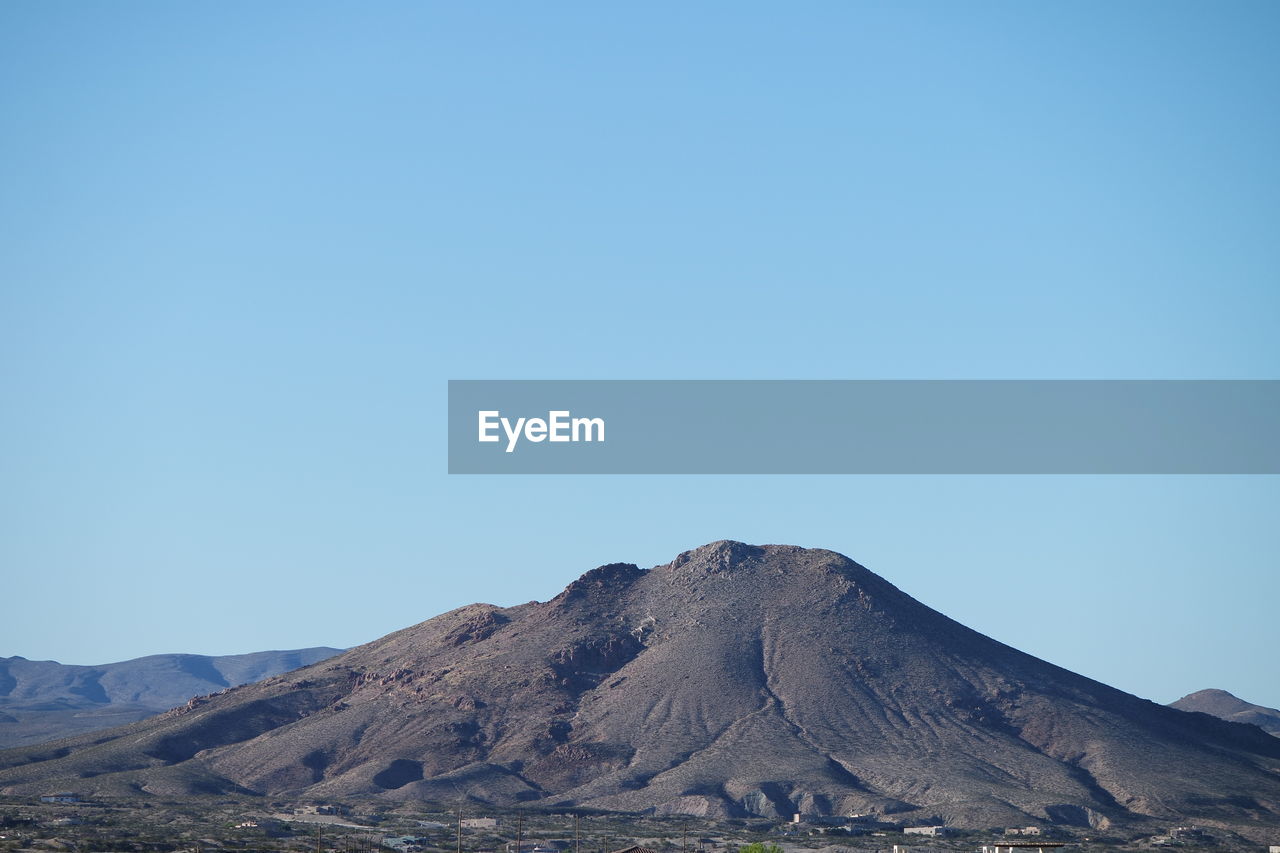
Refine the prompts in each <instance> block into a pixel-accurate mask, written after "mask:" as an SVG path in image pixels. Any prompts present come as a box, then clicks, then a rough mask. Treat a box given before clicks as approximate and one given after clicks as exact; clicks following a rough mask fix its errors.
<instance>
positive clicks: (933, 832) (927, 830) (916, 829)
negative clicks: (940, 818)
mask: <svg viewBox="0 0 1280 853" xmlns="http://www.w3.org/2000/svg"><path fill="white" fill-rule="evenodd" d="M946 832H947V828H946V827H945V826H907V827H903V829H902V834H903V835H928V836H935V837H936V836H939V835H945V834H946Z"/></svg>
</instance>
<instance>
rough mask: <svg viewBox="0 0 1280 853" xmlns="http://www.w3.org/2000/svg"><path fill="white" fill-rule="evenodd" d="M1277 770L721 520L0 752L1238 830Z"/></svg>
mask: <svg viewBox="0 0 1280 853" xmlns="http://www.w3.org/2000/svg"><path fill="white" fill-rule="evenodd" d="M1277 767H1280V741H1277V740H1276V739H1275V738H1271V737H1269V736H1267V735H1265V734H1264V733H1262V732H1261V731H1259V730H1258V729H1256V728H1253V727H1248V726H1242V725H1238V724H1234V723H1230V722H1224V721H1221V720H1218V719H1215V718H1212V717H1208V716H1204V715H1199V714H1187V713H1184V712H1182V711H1178V710H1175V709H1170V708H1167V707H1164V706H1161V705H1157V704H1155V703H1152V702H1148V701H1146V700H1143V699H1139V698H1138V697H1135V696H1131V695H1129V694H1127V693H1124V692H1122V691H1119V690H1117V689H1115V688H1112V687H1109V686H1107V685H1104V684H1101V683H1099V682H1096V681H1093V680H1091V679H1088V678H1086V677H1084V676H1080V675H1077V674H1075V673H1072V672H1069V671H1068V670H1065V669H1062V668H1061V667H1057V666H1055V665H1053V664H1049V663H1046V662H1044V661H1040V660H1038V659H1036V658H1034V657H1032V656H1031V655H1027V654H1025V653H1023V652H1020V651H1018V650H1016V649H1013V648H1011V647H1009V646H1007V645H1004V644H1002V643H999V642H997V641H996V640H993V639H991V638H989V637H986V636H984V635H982V634H979V633H978V632H976V631H973V630H971V629H969V628H966V627H965V626H963V625H961V624H960V623H958V622H955V621H954V620H951V619H950V618H948V617H946V616H944V615H942V614H940V613H938V612H936V611H934V610H932V609H931V608H929V607H927V606H925V605H924V604H922V603H920V602H918V601H916V600H915V599H913V598H911V597H910V596H909V595H907V594H906V593H904V592H902V591H900V590H899V589H897V587H895V586H894V585H893V584H891V583H890V582H888V581H887V580H885V579H884V578H881V577H880V576H878V575H876V574H874V573H872V572H871V571H869V570H868V569H866V568H865V567H863V566H861V565H859V564H857V563H855V562H854V561H852V560H850V559H848V558H847V557H844V556H842V555H840V554H836V553H835V552H832V551H824V550H820V549H804V548H799V547H796V546H784V545H769V546H754V545H746V544H743V543H740V542H731V541H721V542H713V543H711V544H709V545H705V546H702V547H701V548H697V549H693V550H692V551H686V552H684V553H682V554H680V555H679V556H677V557H676V559H674V560H672V561H671V562H670V563H667V564H665V565H662V566H656V567H654V568H652V569H648V570H645V569H640V568H638V567H636V566H634V565H632V564H626V563H613V564H609V565H606V566H601V567H600V568H597V569H593V570H591V571H589V572H587V573H585V574H584V575H582V576H581V577H579V578H578V579H577V580H575V581H573V582H571V583H570V584H568V585H567V586H566V587H565V588H564V590H563V591H562V592H561V593H559V594H558V595H556V596H555V597H553V598H552V599H550V600H549V601H547V602H530V603H527V604H521V605H517V606H515V607H509V608H502V607H497V606H494V605H490V604H473V605H468V606H465V607H461V608H458V609H455V610H452V611H449V612H448V613H444V614H441V615H439V616H436V617H434V618H432V619H428V620H427V621H425V622H422V623H419V624H418V625H414V626H410V627H408V628H405V629H402V630H400V631H397V632H394V633H392V634H389V635H387V636H386V637H383V638H380V639H378V640H375V641H373V642H371V643H367V644H365V645H363V646H359V647H356V648H355V649H351V650H349V651H348V652H346V653H344V654H342V655H340V656H338V657H335V658H333V659H330V660H328V661H325V662H321V663H318V664H314V665H312V666H309V667H306V668H303V669H301V670H298V671H295V672H291V673H288V674H285V675H279V676H274V677H272V678H269V679H266V680H265V681H262V682H259V683H256V684H251V685H246V686H242V687H235V688H230V689H227V690H225V691H223V692H222V693H221V694H219V695H215V696H211V697H205V698H201V699H195V700H192V701H191V702H190V703H188V705H186V706H184V707H182V708H179V709H175V710H173V711H170V712H167V713H166V714H164V715H162V716H161V717H159V718H156V719H154V720H148V721H144V722H141V723H134V724H132V725H129V726H126V727H123V728H120V729H115V730H112V731H111V732H108V733H98V735H96V736H92V737H90V736H85V737H80V738H71V739H68V740H65V741H61V742H59V743H57V744H46V745H43V746H42V747H38V748H31V749H26V750H22V749H19V750H8V751H5V752H3V753H0V791H2V792H4V793H6V794H15V795H21V794H30V793H32V792H35V791H39V790H43V789H44V788H46V787H49V786H61V787H68V789H69V790H71V789H83V790H85V792H86V793H88V794H96V795H103V796H109V795H121V794H130V795H136V794H139V793H150V794H157V795H165V796H175V795H190V794H199V793H218V792H225V793H238V794H244V795H267V796H273V797H280V796H298V797H308V798H323V799H350V798H366V797H373V798H378V799H385V800H392V801H411V800H423V801H432V802H455V801H457V800H458V799H465V800H469V801H474V802H481V803H490V804H495V805H516V804H529V805H537V806H539V807H547V808H568V807H584V808H599V809H608V810H616V811H649V812H654V813H659V814H663V813H681V814H695V815H704V816H710V817H729V816H751V815H762V816H770V817H778V816H789V815H790V814H791V813H793V812H796V811H799V812H809V813H815V814H832V813H839V814H848V813H878V814H893V815H900V816H904V819H916V820H924V819H929V820H935V819H936V820H939V821H943V822H946V823H948V824H950V825H953V826H964V827H982V828H986V827H991V826H1000V825H1004V826H1015V825H1025V824H1026V823H1027V822H1048V823H1055V824H1060V825H1063V826H1077V827H1084V828H1090V827H1092V828H1105V827H1110V826H1137V825H1143V824H1145V823H1150V822H1152V821H1167V820H1179V821H1182V820H1195V821H1197V822H1200V823H1203V824H1205V825H1221V826H1224V827H1234V828H1241V831H1242V832H1247V831H1252V832H1255V833H1256V832H1257V831H1259V827H1275V826H1280V773H1278V772H1277V771H1276V770H1275V769H1274V768H1277Z"/></svg>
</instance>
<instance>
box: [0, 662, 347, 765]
mask: <svg viewBox="0 0 1280 853" xmlns="http://www.w3.org/2000/svg"><path fill="white" fill-rule="evenodd" d="M341 651H342V650H341V649H334V648H329V647H326V646H316V647H311V648H305V649H287V650H271V651H262V652H249V653H247V654H237V655H198V654H181V653H179V654H157V655H146V656H144V657H140V658H132V659H130V660H125V661H118V662H115V663H105V664H92V665H77V664H63V663H58V662H57V661H52V660H28V659H27V658H25V657H22V656H21V655H15V656H12V657H8V658H0V748H3V747H9V746H22V745H25V744H35V743H40V742H43V741H46V740H53V739H56V738H61V737H68V736H70V735H74V734H78V733H81V732H89V731H96V730H98V729H102V728H105V727H109V726H114V725H120V724H122V723H128V722H133V721H135V720H139V719H143V718H145V717H149V716H151V715H153V714H156V713H159V712H161V711H165V710H168V709H169V708H172V707H175V706H177V705H181V704H183V703H185V702H186V701H187V700H189V699H190V698H191V697H193V696H199V695H202V694H207V693H213V692H216V691H217V690H221V689H223V688H226V687H232V686H236V685H240V684H247V683H249V682H253V681H259V680H261V679H263V678H267V677H270V676H272V675H278V674H280V673H282V672H286V671H288V670H290V669H297V668H298V667H301V666H307V665H309V664H312V663H316V662H318V661H321V660H325V659H327V658H329V657H332V656H333V655H336V654H338V653H340V652H341Z"/></svg>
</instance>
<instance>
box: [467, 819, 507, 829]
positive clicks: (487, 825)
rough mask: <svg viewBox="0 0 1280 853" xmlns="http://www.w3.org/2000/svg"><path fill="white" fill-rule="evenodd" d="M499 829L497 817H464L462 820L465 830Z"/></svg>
mask: <svg viewBox="0 0 1280 853" xmlns="http://www.w3.org/2000/svg"><path fill="white" fill-rule="evenodd" d="M497 827H498V819H497V818H496V817H464V818H463V819H462V828H463V829H497Z"/></svg>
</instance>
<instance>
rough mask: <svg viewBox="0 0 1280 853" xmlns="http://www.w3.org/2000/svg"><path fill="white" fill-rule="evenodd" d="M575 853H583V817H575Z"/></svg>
mask: <svg viewBox="0 0 1280 853" xmlns="http://www.w3.org/2000/svg"><path fill="white" fill-rule="evenodd" d="M573 853H582V815H580V814H577V813H575V814H574V816H573Z"/></svg>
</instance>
